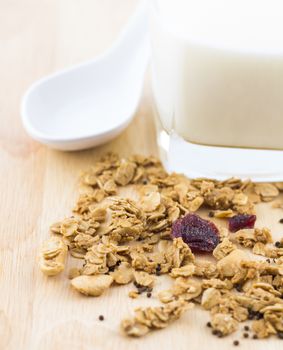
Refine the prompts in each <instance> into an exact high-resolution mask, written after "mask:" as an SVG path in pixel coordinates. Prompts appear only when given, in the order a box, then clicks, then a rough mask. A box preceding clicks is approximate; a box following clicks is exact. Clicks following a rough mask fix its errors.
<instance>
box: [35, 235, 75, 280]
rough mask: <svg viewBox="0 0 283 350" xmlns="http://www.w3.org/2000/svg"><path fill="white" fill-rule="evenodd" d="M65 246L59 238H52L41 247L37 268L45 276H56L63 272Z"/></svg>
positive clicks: (66, 249)
mask: <svg viewBox="0 0 283 350" xmlns="http://www.w3.org/2000/svg"><path fill="white" fill-rule="evenodd" d="M67 251H68V248H67V245H66V244H65V243H64V242H63V240H62V239H61V238H59V237H56V236H52V237H51V238H50V239H48V240H47V241H45V242H44V243H43V245H42V248H41V252H40V255H39V267H40V269H41V271H42V272H43V273H44V274H45V275H47V276H55V275H58V273H60V272H61V271H63V270H64V267H65V261H66V256H67Z"/></svg>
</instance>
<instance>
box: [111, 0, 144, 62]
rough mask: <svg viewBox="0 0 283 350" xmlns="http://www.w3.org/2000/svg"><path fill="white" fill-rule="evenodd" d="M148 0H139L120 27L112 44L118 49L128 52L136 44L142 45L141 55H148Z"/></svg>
mask: <svg viewBox="0 0 283 350" xmlns="http://www.w3.org/2000/svg"><path fill="white" fill-rule="evenodd" d="M148 22H149V21H148V1H147V0H141V1H140V3H139V5H138V7H137V8H136V10H135V12H134V14H133V15H132V16H131V18H130V19H129V21H128V23H127V24H126V25H125V27H124V28H123V29H122V31H121V33H120V35H119V37H118V39H117V40H116V43H115V44H114V46H116V47H117V48H118V47H119V51H120V50H121V51H122V52H124V53H125V52H129V51H132V50H133V48H134V49H135V50H136V47H137V46H142V47H141V49H142V50H143V55H145V56H146V57H147V61H148V59H149V56H150V39H149V23H148Z"/></svg>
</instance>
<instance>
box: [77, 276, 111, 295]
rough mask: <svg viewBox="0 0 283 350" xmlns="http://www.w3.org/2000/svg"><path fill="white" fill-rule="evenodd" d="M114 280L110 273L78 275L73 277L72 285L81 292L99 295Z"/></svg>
mask: <svg viewBox="0 0 283 350" xmlns="http://www.w3.org/2000/svg"><path fill="white" fill-rule="evenodd" d="M112 282H113V277H112V276H109V275H95V276H78V277H75V278H74V279H72V281H71V285H72V286H73V287H74V288H75V289H76V290H77V291H78V292H80V293H82V294H85V295H89V296H93V297H98V296H99V295H101V294H102V293H103V292H104V291H105V290H106V289H108V288H109V287H110V285H111V283H112Z"/></svg>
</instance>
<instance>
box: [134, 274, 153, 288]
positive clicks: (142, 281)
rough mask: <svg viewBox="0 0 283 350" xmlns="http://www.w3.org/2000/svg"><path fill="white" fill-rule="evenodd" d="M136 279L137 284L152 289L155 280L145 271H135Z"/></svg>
mask: <svg viewBox="0 0 283 350" xmlns="http://www.w3.org/2000/svg"><path fill="white" fill-rule="evenodd" d="M134 277H135V281H136V282H137V284H139V285H140V286H144V287H152V286H153V284H154V280H155V279H154V276H152V275H150V274H149V273H147V272H144V271H135V272H134Z"/></svg>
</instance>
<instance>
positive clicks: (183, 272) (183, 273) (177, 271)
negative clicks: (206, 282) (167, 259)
mask: <svg viewBox="0 0 283 350" xmlns="http://www.w3.org/2000/svg"><path fill="white" fill-rule="evenodd" d="M195 268H196V267H195V265H194V264H192V263H191V264H188V265H185V266H182V267H175V268H174V269H172V271H171V273H170V276H171V277H173V278H176V277H190V276H192V275H193V274H194V272H195Z"/></svg>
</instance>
